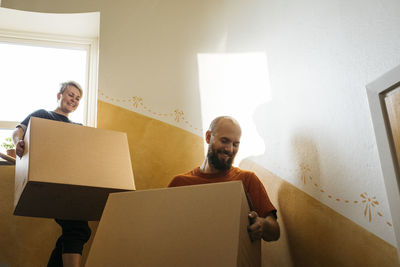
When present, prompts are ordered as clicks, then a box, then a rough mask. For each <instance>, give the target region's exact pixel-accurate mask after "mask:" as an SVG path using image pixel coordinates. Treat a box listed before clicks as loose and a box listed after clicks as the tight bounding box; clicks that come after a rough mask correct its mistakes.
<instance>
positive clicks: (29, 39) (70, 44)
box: [0, 29, 99, 129]
mask: <svg viewBox="0 0 400 267" xmlns="http://www.w3.org/2000/svg"><path fill="white" fill-rule="evenodd" d="M0 42H6V43H13V44H25V45H32V46H42V47H46V46H47V47H57V48H66V49H69V48H79V49H83V50H86V51H87V55H88V56H87V66H88V67H87V73H86V76H87V85H86V86H85V85H83V86H85V87H86V89H87V91H86V97H85V98H84V111H83V114H84V115H83V116H84V118H83V124H84V125H86V126H91V127H96V126H97V95H98V90H97V87H98V83H97V81H98V57H99V49H98V47H99V44H98V38H82V37H74V36H65V35H55V34H41V33H31V32H17V31H8V30H2V29H0ZM19 123H20V122H15V121H0V129H13V128H15V126H16V125H18V124H19Z"/></svg>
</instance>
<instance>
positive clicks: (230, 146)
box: [169, 116, 280, 241]
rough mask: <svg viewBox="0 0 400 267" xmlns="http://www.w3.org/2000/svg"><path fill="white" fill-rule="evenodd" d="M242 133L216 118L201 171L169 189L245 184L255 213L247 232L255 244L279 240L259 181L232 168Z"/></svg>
mask: <svg viewBox="0 0 400 267" xmlns="http://www.w3.org/2000/svg"><path fill="white" fill-rule="evenodd" d="M241 135H242V130H241V128H240V126H239V123H238V122H237V121H236V120H235V119H234V118H232V117H228V116H221V117H217V118H215V119H214V120H213V121H212V122H211V125H210V127H209V129H208V131H207V132H206V136H205V138H206V142H207V144H208V152H207V157H206V158H205V159H204V161H203V163H202V164H201V166H200V167H197V168H195V169H194V170H192V171H190V172H188V173H185V174H181V175H178V176H176V177H175V178H174V179H173V180H172V181H171V183H170V184H169V187H175V186H185V185H196V184H207V183H218V182H229V181H242V183H243V186H244V189H245V191H246V194H248V196H249V198H250V200H251V203H252V204H253V206H254V210H253V211H251V212H250V213H249V218H250V221H251V224H250V225H249V227H248V232H249V235H250V238H251V239H252V240H259V239H261V238H262V239H263V240H265V241H275V240H278V239H279V236H280V229H279V224H278V221H277V217H276V209H275V207H274V206H273V205H272V203H271V202H270V200H269V197H268V195H267V192H266V191H265V188H264V186H263V184H262V183H261V181H260V180H259V179H258V177H257V176H256V175H255V174H254V173H253V172H250V171H245V170H241V169H239V168H236V167H233V166H232V163H233V160H234V158H235V156H236V154H237V152H238V150H239V144H240V137H241Z"/></svg>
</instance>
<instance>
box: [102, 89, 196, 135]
mask: <svg viewBox="0 0 400 267" xmlns="http://www.w3.org/2000/svg"><path fill="white" fill-rule="evenodd" d="M99 95H100V96H101V97H102V98H104V99H106V100H107V101H109V102H111V103H115V104H117V105H118V104H121V103H122V104H125V105H126V104H128V106H129V107H130V108H131V110H136V111H139V110H142V111H143V112H144V113H149V114H151V115H152V116H155V117H159V118H160V119H161V120H172V121H174V122H175V123H181V124H184V125H185V126H186V127H189V128H190V129H192V130H194V131H195V132H197V133H200V134H201V133H202V132H203V130H202V129H201V128H200V127H195V126H193V124H192V123H191V122H190V121H188V120H186V119H185V112H184V111H183V110H180V109H175V110H173V111H172V112H167V113H165V112H159V111H156V110H155V109H154V108H152V107H150V106H146V105H145V104H144V101H143V98H141V97H139V96H132V97H129V98H116V97H110V96H108V95H105V94H104V93H103V92H101V91H99Z"/></svg>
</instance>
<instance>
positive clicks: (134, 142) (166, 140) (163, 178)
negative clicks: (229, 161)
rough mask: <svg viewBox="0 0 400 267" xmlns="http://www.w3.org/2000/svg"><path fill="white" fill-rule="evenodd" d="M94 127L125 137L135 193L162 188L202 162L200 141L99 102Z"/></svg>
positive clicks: (158, 123)
mask: <svg viewBox="0 0 400 267" xmlns="http://www.w3.org/2000/svg"><path fill="white" fill-rule="evenodd" d="M97 126H98V128H104V129H110V130H116V131H122V132H126V133H127V134H128V143H129V149H130V153H131V161H132V168H133V174H134V177H135V185H136V189H137V190H141V189H150V188H163V187H166V186H167V185H168V183H169V182H170V181H171V180H172V178H173V177H174V176H175V175H177V174H180V173H183V172H186V171H188V170H191V169H193V168H194V167H196V166H199V165H200V164H201V162H202V160H203V153H204V152H203V140H202V138H201V137H199V136H197V135H194V134H191V133H189V132H187V131H185V130H182V129H180V128H177V127H175V126H171V125H169V124H166V123H163V122H161V121H159V120H155V119H152V118H149V117H146V116H143V115H140V114H137V113H135V112H132V111H129V110H126V109H123V108H120V107H118V106H115V105H111V104H108V103H106V102H103V101H99V102H98V124H97Z"/></svg>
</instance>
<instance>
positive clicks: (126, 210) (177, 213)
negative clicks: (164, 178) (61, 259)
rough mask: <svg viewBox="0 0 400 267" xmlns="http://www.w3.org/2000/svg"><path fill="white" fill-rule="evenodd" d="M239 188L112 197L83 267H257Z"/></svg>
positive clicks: (258, 259) (179, 189) (212, 186)
mask: <svg viewBox="0 0 400 267" xmlns="http://www.w3.org/2000/svg"><path fill="white" fill-rule="evenodd" d="M248 212H249V206H248V203H247V199H246V196H245V193H244V190H243V186H242V183H241V182H226V183H215V184H207V185H194V186H183V187H176V188H167V189H156V190H145V191H135V192H127V193H115V194H110V196H109V198H108V201H107V204H106V207H105V209H104V213H103V216H102V218H101V221H100V224H99V227H98V229H97V232H96V236H95V238H94V241H93V243H92V247H91V249H90V252H89V255H88V259H87V261H86V265H85V266H86V267H92V266H93V267H94V266H95V267H106V266H107V267H110V266H115V267H117V266H118V267H121V266H146V267H153V266H207V267H211V266H218V267H221V266H229V267H232V266H246V267H248V266H260V263H261V247H260V246H261V245H260V241H256V242H253V243H252V242H251V241H250V238H249V235H248V232H247V226H248V224H249V220H248Z"/></svg>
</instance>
